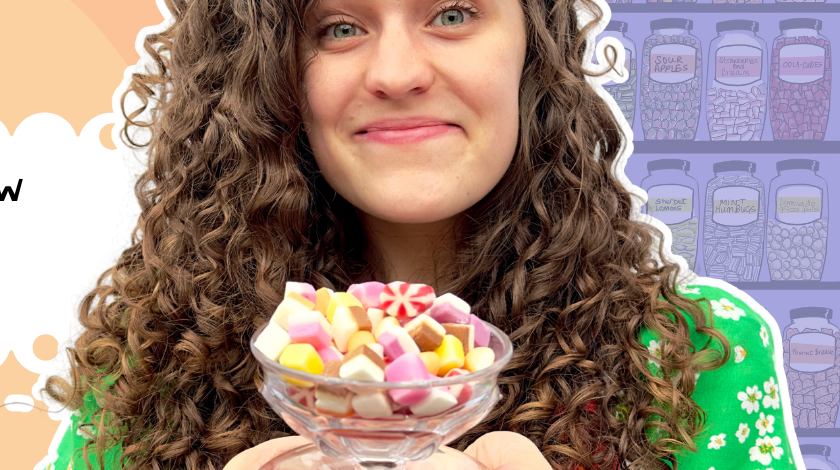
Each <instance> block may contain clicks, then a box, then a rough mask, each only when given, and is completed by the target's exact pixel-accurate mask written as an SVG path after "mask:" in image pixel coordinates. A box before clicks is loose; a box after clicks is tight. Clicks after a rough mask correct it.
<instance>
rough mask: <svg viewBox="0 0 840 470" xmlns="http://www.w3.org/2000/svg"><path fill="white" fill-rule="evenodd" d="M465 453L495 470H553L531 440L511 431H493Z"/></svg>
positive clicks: (473, 444)
mask: <svg viewBox="0 0 840 470" xmlns="http://www.w3.org/2000/svg"><path fill="white" fill-rule="evenodd" d="M464 453H465V454H467V455H469V456H470V457H472V458H474V459H476V460H478V461H479V462H481V463H483V464H484V465H487V466H488V467H490V468H491V469H493V470H552V469H551V465H550V464H549V463H548V461H546V460H545V457H543V455H542V452H540V449H539V448H537V446H536V445H535V444H534V443H533V442H531V440H530V439H528V438H527V437H525V436H523V435H522V434H518V433H515V432H510V431H493V432H490V433H487V434H485V435H483V436H481V437H479V438H478V439H476V440H475V442H473V443H472V444H471V445H470V446H469V447H467V448H466V449H465V450H464Z"/></svg>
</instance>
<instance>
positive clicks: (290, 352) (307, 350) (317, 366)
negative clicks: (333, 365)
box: [280, 343, 324, 387]
mask: <svg viewBox="0 0 840 470" xmlns="http://www.w3.org/2000/svg"><path fill="white" fill-rule="evenodd" d="M280 365H283V366H286V367H288V368H290V369H295V370H299V371H301V372H308V373H310V374H316V375H317V374H320V373H321V372H322V371H323V370H324V362H323V361H322V360H321V356H319V355H318V352H317V351H315V348H314V347H313V346H312V345H311V344H308V343H296V344H290V345H288V346H286V348H285V349H283V353H282V354H280ZM283 380H285V381H286V382H288V383H289V384H290V385H294V386H297V387H311V386H312V385H313V384H312V383H311V382H307V381H303V380H297V379H294V378H292V377H286V376H283Z"/></svg>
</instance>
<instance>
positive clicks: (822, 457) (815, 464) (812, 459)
mask: <svg viewBox="0 0 840 470" xmlns="http://www.w3.org/2000/svg"><path fill="white" fill-rule="evenodd" d="M799 451H800V452H801V453H802V460H803V461H804V462H805V468H806V469H807V470H838V468H837V465H835V464H834V462H832V461H830V460H828V457H830V456H831V447H828V446H824V445H820V444H801V445H800V446H799Z"/></svg>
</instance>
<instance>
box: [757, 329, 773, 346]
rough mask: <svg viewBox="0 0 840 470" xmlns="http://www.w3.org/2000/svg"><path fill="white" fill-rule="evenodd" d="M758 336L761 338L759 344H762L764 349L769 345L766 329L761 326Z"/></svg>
mask: <svg viewBox="0 0 840 470" xmlns="http://www.w3.org/2000/svg"><path fill="white" fill-rule="evenodd" d="M758 336H761V342H762V343H764V347H765V348H766V347H767V345H768V344H770V335H769V334H767V328H765V327H764V326H763V325H762V327H761V331H759V332H758Z"/></svg>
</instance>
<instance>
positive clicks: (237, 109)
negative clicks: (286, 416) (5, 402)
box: [45, 0, 729, 470]
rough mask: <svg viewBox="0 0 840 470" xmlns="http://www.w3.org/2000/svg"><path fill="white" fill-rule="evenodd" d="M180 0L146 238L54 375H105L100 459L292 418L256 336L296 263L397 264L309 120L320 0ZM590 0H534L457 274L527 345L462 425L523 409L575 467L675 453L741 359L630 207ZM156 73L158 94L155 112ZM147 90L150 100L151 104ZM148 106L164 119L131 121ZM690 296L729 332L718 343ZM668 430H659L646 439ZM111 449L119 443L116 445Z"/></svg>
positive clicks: (129, 459) (143, 456)
mask: <svg viewBox="0 0 840 470" xmlns="http://www.w3.org/2000/svg"><path fill="white" fill-rule="evenodd" d="M165 3H166V6H167V7H168V8H169V10H170V11H172V12H173V16H174V17H175V20H176V21H175V22H174V24H173V25H172V26H170V27H169V28H168V29H167V30H165V31H164V32H162V33H161V34H154V35H149V36H147V37H146V38H145V42H144V47H145V50H146V51H147V52H148V53H149V54H150V56H151V57H152V58H153V59H154V60H155V61H156V63H157V66H158V70H157V71H156V72H150V73H148V74H140V73H135V74H134V75H133V77H132V82H131V84H130V86H129V88H128V89H127V90H126V92H125V94H124V95H123V97H122V100H121V108H122V111H123V114H124V115H125V117H126V119H127V121H126V125H125V127H124V128H123V129H122V132H121V138H122V139H123V141H124V142H126V141H127V145H132V146H134V147H135V148H142V147H147V146H148V169H147V170H146V171H145V172H144V173H143V174H142V175H141V176H140V177H139V179H138V181H137V183H136V184H135V188H134V190H135V194H136V197H137V200H138V201H139V204H140V208H141V215H140V216H139V218H138V221H137V225H136V226H135V228H134V230H133V232H132V235H131V242H130V246H129V247H128V248H127V249H126V250H125V251H123V252H122V254H121V256H120V257H119V259H118V261H117V263H116V265H115V266H113V267H111V268H109V269H108V270H106V271H105V272H104V273H103V274H102V275H101V276H100V277H99V279H98V281H97V285H96V287H95V288H94V289H93V291H91V292H90V293H89V294H88V295H86V296H85V297H84V299H83V301H82V302H81V305H80V308H79V312H78V316H79V320H80V322H81V324H82V326H83V327H84V331H83V333H82V334H81V336H80V337H79V338H78V339H76V341H75V344H74V346H75V347H73V348H68V349H67V354H68V356H69V358H70V363H71V377H72V383H71V384H68V383H67V381H66V380H64V379H62V378H60V377H57V376H54V377H50V378H49V380H48V381H47V387H46V389H45V391H46V392H47V394H48V395H49V396H50V397H51V398H52V399H54V400H57V401H59V402H61V403H63V404H65V405H67V406H70V407H71V408H73V409H78V408H79V407H81V406H82V402H81V397H82V396H84V395H85V394H86V393H88V392H91V391H93V392H94V393H95V396H96V397H97V401H98V402H99V403H100V405H101V409H99V410H97V411H96V412H95V413H94V415H93V422H94V423H99V425H98V426H97V427H98V428H102V427H103V426H102V424H103V423H104V422H105V421H103V419H106V420H107V427H108V428H110V429H112V430H113V432H112V433H108V432H100V433H97V435H96V437H95V439H92V440H90V441H88V442H86V443H85V447H84V455H85V456H86V460H87V462H88V468H91V467H90V460H88V457H91V456H93V455H94V452H95V451H94V449H105V448H107V447H109V446H113V445H120V446H121V447H122V457H123V459H124V465H125V468H127V469H129V470H138V469H175V468H178V469H180V468H184V469H190V470H211V469H220V468H222V467H223V466H224V465H225V463H227V462H228V461H229V460H230V459H231V458H232V457H233V456H235V455H236V454H238V453H240V452H242V451H244V450H246V449H248V448H250V447H253V446H255V445H258V444H260V443H262V442H264V441H266V440H268V439H273V438H277V437H283V436H288V435H293V434H294V433H293V431H292V430H291V429H290V428H289V427H288V426H287V425H286V423H284V422H283V420H281V419H280V418H279V417H278V416H277V415H276V413H274V411H273V410H272V409H271V408H270V407H269V406H268V404H267V403H266V401H265V400H264V399H263V397H262V396H261V395H260V393H259V391H258V387H259V385H260V383H261V371H260V368H259V365H258V363H257V361H256V360H255V359H254V358H253V357H252V355H251V353H250V350H249V345H248V341H249V339H250V337H251V335H252V334H253V332H254V331H255V330H256V328H257V327H259V326H260V325H262V324H264V323H265V322H266V321H268V319H269V318H270V316H271V314H272V312H273V311H274V308H275V307H276V306H277V304H278V303H279V302H280V301H281V300H282V292H283V291H284V286H285V283H286V281H287V280H294V281H302V282H309V283H311V284H313V285H315V286H326V287H329V288H331V289H334V290H346V288H347V287H348V286H349V285H350V284H352V283H358V282H365V281H371V280H375V278H374V273H375V272H377V270H376V269H375V268H376V266H375V263H378V262H379V261H377V258H376V257H375V256H373V257H371V256H364V253H367V252H368V250H367V249H368V248H370V246H372V245H373V242H371V241H370V240H369V239H368V238H366V237H365V235H364V231H363V227H362V225H361V223H360V221H359V218H358V216H357V214H356V212H355V211H354V208H353V206H352V205H350V204H349V203H348V202H347V201H346V200H344V199H343V198H342V197H341V196H340V195H338V194H336V192H335V191H334V190H333V189H332V188H331V187H330V186H329V185H328V184H327V183H326V181H325V180H324V179H323V177H322V176H321V175H320V174H319V172H318V169H317V166H316V165H315V162H314V159H313V157H312V153H311V149H310V148H309V145H308V141H307V139H306V135H305V132H304V129H303V126H302V118H301V113H300V107H301V106H302V105H303V104H302V101H301V98H302V97H303V96H304V94H303V90H302V89H301V85H300V84H301V83H302V81H303V76H302V75H303V71H304V70H305V67H306V65H307V64H308V61H304V60H301V57H302V56H303V52H305V51H307V50H310V49H309V48H311V47H313V46H312V43H311V39H310V38H309V37H308V36H307V35H306V33H305V28H304V26H303V22H302V21H301V18H305V17H306V13H307V12H308V11H309V10H310V8H311V7H312V5H311V0H259V1H257V0H237V1H231V0H214V1H208V0H190V1H189V2H187V1H186V0H165ZM579 3H580V4H582V5H583V7H585V8H587V9H589V10H590V11H592V13H593V14H594V15H595V17H596V20H593V21H592V22H590V23H588V24H586V25H584V26H583V27H582V28H580V30H579V29H578V19H577V12H576V7H575V0H558V1H551V0H522V8H523V10H524V12H525V14H526V17H527V20H528V21H527V25H528V31H527V34H528V48H527V57H526V63H525V68H524V70H523V76H522V81H521V85H520V105H519V108H520V114H521V115H520V119H519V121H520V123H521V128H520V141H519V143H518V145H517V149H516V154H515V155H514V161H513V164H512V165H511V167H510V169H509V170H508V172H507V173H506V174H505V175H504V177H503V179H502V181H501V182H500V183H499V184H498V185H497V186H496V188H494V189H493V190H492V191H491V192H490V193H489V194H488V195H487V196H486V197H485V198H484V199H483V200H481V201H479V202H478V203H477V204H476V205H475V206H474V207H472V208H470V210H469V211H467V213H465V214H463V217H462V220H461V221H460V223H459V233H461V236H460V237H459V238H458V249H457V252H456V253H454V254H453V256H455V258H456V262H455V263H454V267H453V268H451V269H449V270H447V272H446V273H443V274H440V275H439V280H438V284H437V285H436V286H435V287H436V290H437V291H439V292H452V293H454V294H456V295H458V296H459V297H461V298H463V299H465V300H466V301H467V302H469V303H470V304H471V305H472V306H473V312H474V313H476V315H478V316H479V317H480V318H482V319H484V320H486V321H489V322H492V323H493V324H495V325H497V326H499V327H500V328H502V329H503V330H504V331H505V332H506V333H507V334H509V335H510V337H511V339H512V341H513V343H514V351H515V353H514V356H513V358H512V360H511V361H510V363H509V364H508V366H507V367H506V368H505V369H504V370H503V371H502V373H501V375H500V378H499V387H500V389H501V392H502V393H503V395H504V398H503V399H502V400H500V402H499V403H498V404H497V406H496V407H495V408H494V409H493V410H492V412H490V414H489V415H488V416H487V417H486V418H485V419H484V420H483V421H482V422H481V423H480V424H479V425H478V426H476V427H475V428H473V429H471V430H469V431H468V432H466V433H465V434H464V435H463V436H462V437H460V438H459V439H457V440H456V441H454V442H453V443H450V444H449V445H450V446H451V447H453V448H456V449H458V450H464V449H465V448H466V447H467V446H468V445H469V444H470V443H472V442H473V441H474V440H475V439H476V438H478V437H479V436H480V435H482V434H484V433H487V432H490V431H494V430H508V431H513V432H517V433H520V434H523V435H525V436H527V437H528V438H530V439H531V440H532V441H533V442H534V443H535V444H536V445H537V446H538V447H539V448H540V449H541V450H542V452H543V454H544V456H545V457H546V459H547V460H548V461H549V462H550V463H551V464H552V466H553V467H554V468H557V469H567V468H577V466H578V465H582V466H584V467H585V468H593V467H594V466H595V465H599V466H600V467H601V468H612V466H611V463H612V462H615V461H616V459H618V462H619V465H620V466H621V467H622V468H625V466H626V462H629V465H630V467H631V468H634V469H638V468H644V469H667V468H668V465H667V464H666V463H665V462H664V461H665V460H667V461H670V462H672V463H673V462H675V456H676V455H677V454H678V453H680V452H686V451H688V452H690V451H696V450H697V449H696V447H695V445H694V443H693V438H694V437H695V436H696V435H697V434H698V433H699V432H700V431H701V430H702V427H703V425H704V413H703V410H702V409H700V408H699V407H698V405H697V404H696V403H695V402H694V401H693V400H692V399H691V393H692V392H693V390H694V373H695V372H698V371H704V370H712V369H715V368H717V367H719V366H720V365H722V364H723V363H724V362H725V361H726V359H727V358H728V357H729V345H728V343H727V341H726V339H725V338H724V337H723V335H722V334H721V333H720V332H718V331H717V330H715V329H714V327H713V325H711V324H707V322H706V317H705V315H704V313H703V311H702V309H701V304H700V303H699V302H698V301H695V300H690V299H687V298H684V297H681V296H679V295H678V294H677V292H676V290H675V282H676V281H675V279H676V274H677V271H678V269H679V268H678V266H677V265H673V264H671V263H669V262H667V261H666V260H665V258H664V255H663V250H664V247H663V244H662V242H661V240H662V239H663V238H664V237H663V236H662V234H661V233H659V231H658V230H657V229H656V228H654V227H652V226H650V225H647V224H644V223H641V222H638V221H633V220H631V219H630V215H631V207H632V205H631V197H632V196H631V194H630V193H629V192H628V191H627V190H626V189H625V188H624V187H623V186H622V184H621V183H620V182H619V181H618V180H617V179H616V178H615V177H614V176H613V175H612V173H611V171H610V168H611V166H612V163H613V162H614V160H615V159H616V158H617V152H618V149H619V148H620V144H621V143H622V139H625V138H626V137H625V136H624V134H623V132H622V130H621V128H620V127H619V125H618V122H617V121H616V120H615V119H616V118H615V117H614V116H613V114H612V113H611V111H610V109H609V107H608V106H607V104H606V103H605V102H604V101H603V99H601V98H600V97H599V96H598V95H597V94H596V93H595V91H594V90H593V89H592V88H591V87H590V86H589V85H588V84H587V83H586V81H585V75H592V74H591V73H589V72H587V71H585V70H584V69H583V66H582V63H583V61H584V59H585V57H584V55H585V49H586V35H587V33H588V31H589V30H590V29H591V28H593V27H594V23H595V21H597V20H599V19H600V18H601V17H602V15H603V13H602V12H601V10H600V8H599V7H598V6H597V4H595V3H594V2H593V1H592V0H579ZM587 60H588V58H587ZM162 89H165V90H167V93H165V94H164V93H161V91H160V90H162ZM155 90H157V92H158V96H157V98H158V104H157V105H156V106H155V107H154V108H153V109H152V112H151V118H150V119H149V120H148V121H141V120H136V119H137V117H138V116H139V115H140V114H141V113H142V112H143V111H144V110H145V109H146V107H147V106H148V103H149V99H150V98H153V97H155ZM128 93H135V94H136V95H137V96H138V97H139V98H140V99H141V101H142V103H143V106H142V107H141V108H140V109H138V110H135V111H133V112H131V113H130V114H128V113H127V111H126V109H125V97H126V95H127V94H128ZM132 126H134V127H136V128H148V129H149V130H150V131H151V138H150V140H149V141H148V142H147V143H145V144H141V145H138V144H136V143H135V142H133V141H132V138H131V135H130V134H129V132H128V130H129V128H130V127H132ZM598 148H599V149H600V152H599V154H598V158H596V156H595V152H596V149H598ZM654 236H658V237H659V240H660V242H659V246H658V252H659V256H660V258H661V260H662V261H659V262H658V261H656V260H654V259H653V258H652V256H651V253H650V246H651V244H652V243H653V240H654ZM659 297H663V298H664V299H665V301H662V300H658V298H659ZM677 308H680V309H682V310H684V311H685V312H687V313H688V314H689V315H690V316H691V317H692V318H693V319H694V321H695V323H696V325H697V331H699V332H702V333H705V334H708V335H710V336H712V337H713V338H714V339H717V340H718V341H720V342H721V343H722V344H723V346H724V354H723V355H721V354H720V353H718V352H717V351H715V350H713V349H710V348H708V344H707V345H706V346H704V347H703V348H702V349H700V350H699V351H698V350H696V348H695V347H694V346H693V345H692V343H691V341H690V336H689V335H690V333H691V332H690V327H689V325H688V323H687V322H686V320H685V317H683V315H681V314H680V313H679V311H678V310H677ZM669 314H670V315H673V319H672V318H671V317H669ZM643 326H647V327H649V328H652V329H654V330H655V331H657V332H659V333H660V334H662V335H663V337H664V338H665V339H666V340H667V345H668V346H667V347H666V348H665V351H663V357H662V359H661V361H660V363H661V366H662V371H663V373H664V374H665V375H664V376H665V377H671V374H672V373H679V374H680V377H681V378H680V379H679V380H675V381H672V380H665V379H662V378H659V377H657V376H654V375H652V374H651V372H650V371H649V370H648V368H647V367H646V362H647V359H648V358H652V356H650V354H648V351H647V349H646V348H645V347H644V346H643V345H642V344H641V343H640V342H639V341H638V339H637V338H638V336H637V335H638V333H639V331H640V329H641V328H642V327H643ZM109 379H110V380H111V381H113V385H111V386H107V385H106V381H108V380H109ZM106 392H107V393H106ZM591 401H594V402H595V404H596V405H597V406H595V407H594V412H590V411H587V410H588V409H590V410H591V405H589V406H588V404H589V402H591ZM619 406H620V407H621V409H623V410H625V411H626V413H624V415H623V417H622V418H621V419H619V418H617V417H616V414H615V410H616V407H619ZM555 410H563V413H561V414H560V415H559V417H558V416H556V413H555ZM651 430H653V431H656V432H658V435H659V436H660V438H659V439H656V440H651V439H648V438H647V435H646V433H647V432H649V431H651ZM94 458H95V459H98V461H99V464H100V466H102V463H103V461H102V454H101V453H99V454H98V455H95V456H94Z"/></svg>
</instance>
